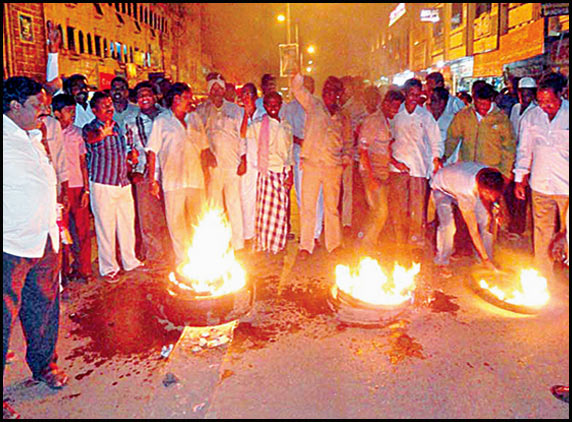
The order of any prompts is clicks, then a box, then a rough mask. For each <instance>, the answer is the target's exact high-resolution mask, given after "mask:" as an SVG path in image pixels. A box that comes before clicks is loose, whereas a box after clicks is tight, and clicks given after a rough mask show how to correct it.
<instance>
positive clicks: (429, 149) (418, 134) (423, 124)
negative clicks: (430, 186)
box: [391, 106, 445, 179]
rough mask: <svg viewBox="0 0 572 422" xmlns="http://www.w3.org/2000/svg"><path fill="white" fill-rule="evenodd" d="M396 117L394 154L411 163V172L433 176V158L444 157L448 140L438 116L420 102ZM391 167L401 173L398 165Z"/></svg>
mask: <svg viewBox="0 0 572 422" xmlns="http://www.w3.org/2000/svg"><path fill="white" fill-rule="evenodd" d="M393 120H394V131H395V132H394V135H395V142H394V143H393V145H392V156H393V158H395V160H397V161H399V162H400V163H403V164H405V165H406V166H407V167H409V175H410V176H412V177H425V178H427V179H429V178H430V177H431V173H432V171H433V159H434V158H441V157H442V156H443V154H444V153H445V142H444V141H443V139H441V133H440V132H439V126H438V125H437V122H436V121H435V118H434V117H433V115H432V114H431V113H429V112H428V111H427V110H426V109H425V108H423V107H419V106H417V107H415V110H414V111H413V113H411V114H409V112H408V111H407V109H406V108H405V107H403V109H402V110H401V111H400V112H399V113H397V114H396V115H395V118H394V119H393ZM391 171H392V172H395V173H399V170H397V169H396V168H395V167H394V166H391Z"/></svg>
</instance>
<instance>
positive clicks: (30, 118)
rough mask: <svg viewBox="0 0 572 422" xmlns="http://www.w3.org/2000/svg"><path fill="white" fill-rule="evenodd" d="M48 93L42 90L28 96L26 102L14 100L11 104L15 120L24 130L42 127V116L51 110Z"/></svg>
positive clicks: (11, 111)
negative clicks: (48, 104) (21, 102)
mask: <svg viewBox="0 0 572 422" xmlns="http://www.w3.org/2000/svg"><path fill="white" fill-rule="evenodd" d="M47 98H48V95H47V94H46V91H44V90H42V91H40V92H39V93H38V94H36V95H32V96H30V97H28V99H27V100H26V101H25V102H24V104H20V103H18V102H17V101H12V103H11V104H10V113H11V114H12V116H13V117H14V119H13V120H14V122H15V123H16V124H17V125H18V126H20V127H21V128H22V129H24V130H33V129H38V128H39V127H40V124H41V121H40V117H41V116H42V115H46V114H48V113H49V112H50V110H49V107H47V106H46V104H47V103H48V99H47Z"/></svg>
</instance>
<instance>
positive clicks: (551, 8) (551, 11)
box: [541, 3, 570, 18]
mask: <svg viewBox="0 0 572 422" xmlns="http://www.w3.org/2000/svg"><path fill="white" fill-rule="evenodd" d="M541 4H542V9H541V10H542V17H544V18H549V17H551V16H562V15H568V14H569V13H570V3H541Z"/></svg>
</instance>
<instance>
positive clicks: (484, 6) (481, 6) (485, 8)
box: [476, 3, 493, 18]
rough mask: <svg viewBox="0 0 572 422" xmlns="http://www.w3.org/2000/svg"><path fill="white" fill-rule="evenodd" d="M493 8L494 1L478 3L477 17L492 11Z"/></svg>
mask: <svg viewBox="0 0 572 422" xmlns="http://www.w3.org/2000/svg"><path fill="white" fill-rule="evenodd" d="M492 8H493V4H492V3H477V12H476V17H477V18H478V17H480V16H481V15H484V14H485V13H491V10H492Z"/></svg>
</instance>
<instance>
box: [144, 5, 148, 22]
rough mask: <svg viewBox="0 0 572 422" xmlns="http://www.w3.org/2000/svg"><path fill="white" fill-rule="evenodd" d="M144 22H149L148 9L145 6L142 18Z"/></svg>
mask: <svg viewBox="0 0 572 422" xmlns="http://www.w3.org/2000/svg"><path fill="white" fill-rule="evenodd" d="M143 22H145V23H147V24H148V23H149V10H148V9H147V8H145V19H144V20H143Z"/></svg>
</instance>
